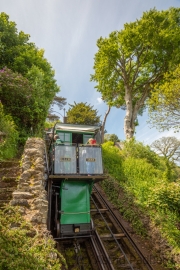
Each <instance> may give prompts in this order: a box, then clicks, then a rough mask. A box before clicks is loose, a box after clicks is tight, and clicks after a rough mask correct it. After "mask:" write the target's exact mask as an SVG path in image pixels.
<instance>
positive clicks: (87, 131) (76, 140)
mask: <svg viewBox="0 0 180 270" xmlns="http://www.w3.org/2000/svg"><path fill="white" fill-rule="evenodd" d="M48 136H49V137H50V143H49V147H48V157H49V162H48V163H49V164H48V165H49V166H48V167H49V177H48V183H47V190H48V201H49V211H48V229H49V230H51V231H52V232H53V236H54V237H55V238H56V239H57V238H59V239H62V238H63V239H64V238H67V237H68V238H69V237H82V236H87V235H91V233H92V229H93V225H92V222H91V217H90V196H91V191H92V187H93V184H94V183H96V182H98V181H100V180H102V179H103V167H102V151H101V146H100V138H101V136H100V127H99V126H86V125H71V124H61V123H57V124H56V125H55V126H54V128H53V130H52V133H51V134H49V135H48V134H47V136H46V137H48ZM90 138H93V139H94V140H95V141H94V142H96V144H93V145H91V144H87V142H88V140H89V139H90ZM54 139H56V141H55V140H54Z"/></svg>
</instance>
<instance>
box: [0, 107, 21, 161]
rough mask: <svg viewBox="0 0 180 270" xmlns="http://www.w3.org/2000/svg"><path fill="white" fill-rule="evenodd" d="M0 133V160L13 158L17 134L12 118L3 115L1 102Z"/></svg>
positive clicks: (15, 150)
mask: <svg viewBox="0 0 180 270" xmlns="http://www.w3.org/2000/svg"><path fill="white" fill-rule="evenodd" d="M0 133H2V137H0V160H3V159H9V158H12V157H14V155H15V154H16V152H17V141H18V132H17V130H16V126H15V124H14V122H13V120H12V117H11V116H9V115H5V114H4V111H3V106H2V104H1V102H0ZM0 136H1V134H0Z"/></svg>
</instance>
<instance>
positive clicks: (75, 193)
mask: <svg viewBox="0 0 180 270" xmlns="http://www.w3.org/2000/svg"><path fill="white" fill-rule="evenodd" d="M91 188H92V183H87V182H86V181H64V182H63V183H62V185H61V211H62V212H61V213H62V214H61V219H60V223H61V224H80V223H89V222H90V193H91Z"/></svg>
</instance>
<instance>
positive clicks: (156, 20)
mask: <svg viewBox="0 0 180 270" xmlns="http://www.w3.org/2000/svg"><path fill="white" fill-rule="evenodd" d="M179 21H180V9H179V8H170V9H169V10H166V11H157V10H156V9H151V10H150V11H148V12H144V13H143V16H142V17H141V18H140V19H139V20H136V21H135V22H132V23H126V24H125V25H124V29H123V30H120V31H114V32H112V33H111V34H110V35H109V37H108V38H102V37H101V38H99V39H98V41H97V46H98V52H97V53H96V54H95V58H94V59H95V61H94V74H93V75H91V80H92V81H95V82H96V83H97V85H96V88H97V91H99V92H100V93H101V94H102V99H103V100H104V101H105V102H107V103H108V104H109V105H111V106H116V107H121V106H124V105H125V107H126V117H125V127H124V130H125V134H128V135H127V136H126V137H130V138H131V137H132V136H133V134H134V132H135V121H136V118H137V115H138V113H139V112H142V108H144V107H145V105H146V104H145V101H146V99H147V98H148V97H149V96H150V94H151V92H152V91H153V90H154V89H155V86H156V85H157V84H160V83H162V81H163V78H164V74H165V73H166V72H168V71H169V70H174V69H175V67H176V65H177V64H179V63H180V47H179V44H180V26H179ZM157 29H158V31H157Z"/></svg>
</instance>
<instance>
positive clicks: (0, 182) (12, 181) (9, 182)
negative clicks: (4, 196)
mask: <svg viewBox="0 0 180 270" xmlns="http://www.w3.org/2000/svg"><path fill="white" fill-rule="evenodd" d="M17 184H18V180H17V177H6V176H5V177H2V178H1V179H0V188H5V187H13V186H17Z"/></svg>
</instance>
